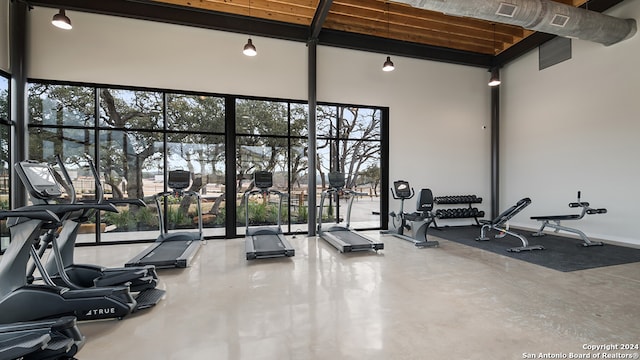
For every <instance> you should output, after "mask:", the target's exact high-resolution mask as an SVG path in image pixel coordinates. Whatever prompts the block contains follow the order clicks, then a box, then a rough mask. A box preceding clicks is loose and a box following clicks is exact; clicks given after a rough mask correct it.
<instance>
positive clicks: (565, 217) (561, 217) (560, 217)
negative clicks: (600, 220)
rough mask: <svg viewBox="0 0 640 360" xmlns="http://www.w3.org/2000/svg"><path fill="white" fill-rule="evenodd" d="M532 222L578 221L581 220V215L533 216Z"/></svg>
mask: <svg viewBox="0 0 640 360" xmlns="http://www.w3.org/2000/svg"><path fill="white" fill-rule="evenodd" d="M531 219H532V220H578V219H580V215H579V214H571V215H551V216H532V217H531Z"/></svg>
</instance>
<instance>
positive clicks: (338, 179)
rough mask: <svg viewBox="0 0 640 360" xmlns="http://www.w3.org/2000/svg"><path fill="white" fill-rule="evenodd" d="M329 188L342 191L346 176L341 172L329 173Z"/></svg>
mask: <svg viewBox="0 0 640 360" xmlns="http://www.w3.org/2000/svg"><path fill="white" fill-rule="evenodd" d="M329 186H331V187H332V188H336V189H340V188H343V187H344V174H343V173H340V172H330V173H329Z"/></svg>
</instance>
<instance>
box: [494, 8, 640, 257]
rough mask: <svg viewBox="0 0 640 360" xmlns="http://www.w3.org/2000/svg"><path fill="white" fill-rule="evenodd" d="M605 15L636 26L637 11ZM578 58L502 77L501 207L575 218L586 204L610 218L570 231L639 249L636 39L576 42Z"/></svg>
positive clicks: (512, 70)
mask: <svg viewBox="0 0 640 360" xmlns="http://www.w3.org/2000/svg"><path fill="white" fill-rule="evenodd" d="M608 14H610V15H613V16H617V17H623V18H635V19H640V2H637V1H636V2H634V1H625V2H624V3H623V4H622V5H621V6H617V7H615V8H614V9H612V11H610V12H608ZM572 46H573V54H572V59H570V60H568V61H565V62H563V63H560V64H558V65H555V66H553V67H551V68H547V69H545V70H542V71H538V51H537V50H536V51H533V52H531V53H529V54H528V55H526V56H524V57H522V58H520V59H518V60H517V61H515V62H513V63H512V64H509V65H508V66H506V67H505V68H504V69H503V71H502V85H501V89H500V92H501V122H502V123H501V145H500V146H501V199H500V200H501V201H500V202H501V208H506V207H508V206H510V205H512V204H513V203H515V201H517V200H518V199H520V198H522V197H525V196H527V197H531V199H532V200H533V202H532V204H531V205H530V206H529V207H528V208H527V209H525V211H523V212H522V213H521V215H518V216H517V217H516V218H515V219H514V220H513V222H512V224H513V225H521V226H527V227H537V226H538V224H537V223H536V222H535V221H532V220H530V219H529V217H530V216H536V215H561V214H571V213H575V209H570V208H569V207H568V205H567V204H568V203H569V202H572V201H576V193H577V191H578V190H581V191H582V196H583V199H582V200H583V201H588V202H590V203H591V205H592V206H595V207H604V208H607V209H608V213H607V214H605V215H591V216H586V217H585V218H584V219H582V220H580V221H579V222H574V223H570V222H567V223H566V225H568V226H575V227H578V228H579V229H581V230H583V231H584V232H586V233H587V235H589V236H593V237H596V238H603V239H609V240H618V241H623V242H629V243H635V244H640V227H638V225H637V222H638V220H639V219H640V212H638V209H639V205H640V186H639V183H640V181H639V180H640V161H639V160H638V159H639V156H640V141H639V140H640V121H638V114H640V100H639V98H638V94H640V72H639V71H638V59H640V35H638V34H636V35H635V36H634V37H632V38H631V39H628V40H626V41H623V42H620V43H618V44H615V45H612V46H609V47H605V46H602V45H600V44H596V43H590V42H585V41H580V40H573V44H572Z"/></svg>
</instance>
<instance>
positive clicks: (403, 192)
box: [393, 180, 411, 199]
mask: <svg viewBox="0 0 640 360" xmlns="http://www.w3.org/2000/svg"><path fill="white" fill-rule="evenodd" d="M393 189H394V190H395V192H396V196H397V197H399V198H404V199H408V198H409V197H410V196H411V188H410V187H409V183H408V182H407V181H404V180H398V181H394V182H393Z"/></svg>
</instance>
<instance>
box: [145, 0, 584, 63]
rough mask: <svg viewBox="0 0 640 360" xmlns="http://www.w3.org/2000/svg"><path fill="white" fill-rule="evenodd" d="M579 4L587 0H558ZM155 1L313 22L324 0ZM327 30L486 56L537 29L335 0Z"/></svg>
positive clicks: (370, 1)
mask: <svg viewBox="0 0 640 360" xmlns="http://www.w3.org/2000/svg"><path fill="white" fill-rule="evenodd" d="M555 1H557V2H561V3H565V4H569V5H572V6H580V5H582V4H584V3H585V2H586V0H555ZM153 2H159V3H166V4H171V5H178V6H184V7H189V8H196V9H199V10H206V11H214V12H218V13H225V14H234V15H240V16H245V17H249V18H258V19H263V20H270V21H276V22H281V23H288V24H296V25H302V26H310V25H311V21H312V20H313V17H314V15H315V14H316V11H317V9H318V6H319V4H320V1H319V0H156V1H153ZM322 28H323V29H331V30H337V31H343V32H347V33H355V34H361V35H369V36H375V37H380V38H388V39H392V40H399V41H404V42H409V43H416V44H421V45H429V46H437V47H442V48H447V49H453V50H461V51H467V52H471V53H477V54H483V55H490V56H494V55H498V54H500V53H501V52H502V51H504V50H506V49H508V48H509V47H511V46H513V45H515V44H517V43H518V42H519V41H521V40H522V39H524V38H526V37H527V36H529V35H531V34H533V31H530V30H525V29H523V28H521V27H517V26H511V25H505V24H499V23H492V22H488V21H483V20H477V19H471V18H465V17H454V16H448V15H444V14H442V13H438V12H433V11H428V10H422V9H418V8H414V7H411V6H409V5H406V4H401V3H396V2H388V1H379V0H333V2H332V3H331V7H330V8H329V13H328V15H327V17H326V20H325V21H324V23H323V24H322Z"/></svg>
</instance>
